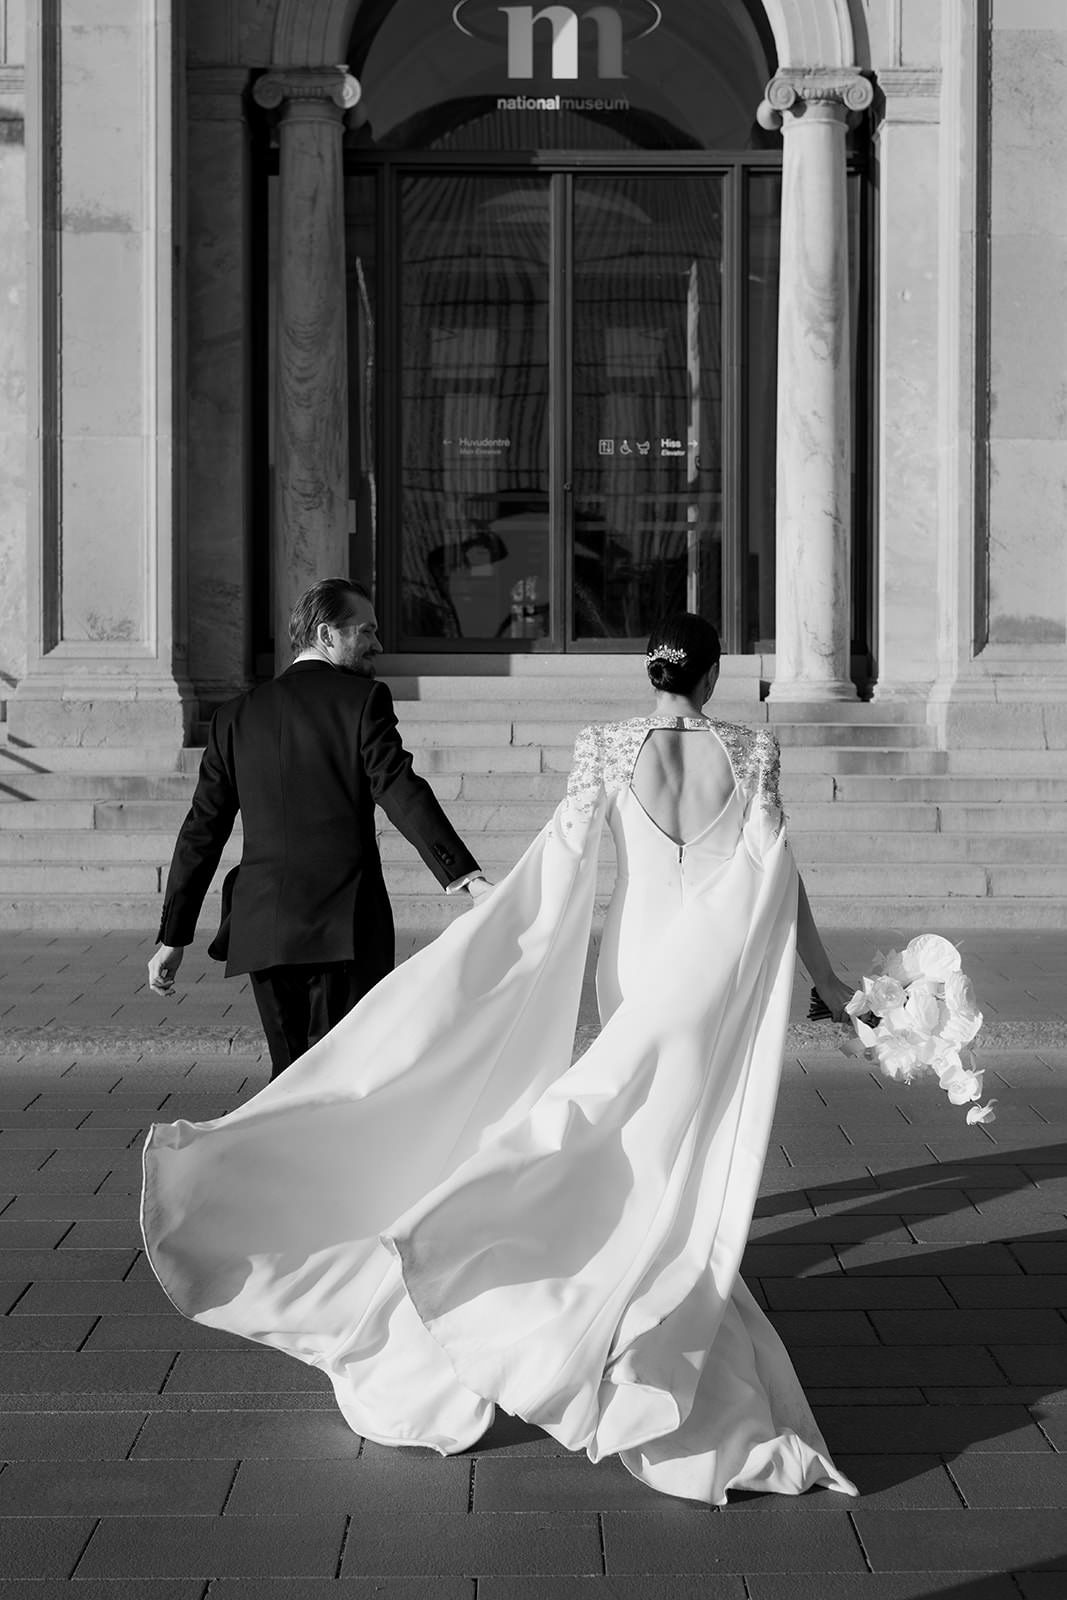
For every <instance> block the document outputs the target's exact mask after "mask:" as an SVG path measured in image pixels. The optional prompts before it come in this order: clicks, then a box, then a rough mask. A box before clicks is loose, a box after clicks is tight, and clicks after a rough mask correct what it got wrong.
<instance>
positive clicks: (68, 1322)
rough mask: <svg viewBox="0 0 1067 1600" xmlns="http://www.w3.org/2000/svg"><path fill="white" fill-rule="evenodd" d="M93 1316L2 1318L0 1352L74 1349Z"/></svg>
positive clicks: (88, 1327) (92, 1321)
mask: <svg viewBox="0 0 1067 1600" xmlns="http://www.w3.org/2000/svg"><path fill="white" fill-rule="evenodd" d="M95 1320H96V1319H95V1318H94V1317H91V1316H81V1317H4V1318H3V1319H2V1320H0V1351H2V1352H3V1353H4V1354H5V1355H6V1354H7V1353H8V1352H9V1351H14V1350H78V1349H80V1348H81V1345H82V1342H83V1340H84V1339H85V1338H86V1336H87V1335H88V1333H89V1332H90V1330H91V1328H92V1326H93V1323H94V1321H95Z"/></svg>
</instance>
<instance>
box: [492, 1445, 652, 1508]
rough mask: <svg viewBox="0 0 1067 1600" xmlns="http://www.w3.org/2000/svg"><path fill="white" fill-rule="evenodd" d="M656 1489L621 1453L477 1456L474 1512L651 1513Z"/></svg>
mask: <svg viewBox="0 0 1067 1600" xmlns="http://www.w3.org/2000/svg"><path fill="white" fill-rule="evenodd" d="M653 1492H654V1491H652V1490H650V1489H649V1488H648V1486H647V1484H643V1483H640V1482H639V1481H638V1480H637V1479H636V1478H635V1477H633V1476H632V1474H631V1473H629V1472H627V1470H626V1468H625V1467H624V1466H623V1464H622V1462H621V1461H619V1460H618V1458H617V1457H609V1458H608V1459H607V1460H606V1461H601V1462H598V1463H596V1464H595V1465H594V1463H593V1462H591V1461H590V1460H589V1458H588V1457H587V1456H585V1455H581V1456H578V1455H576V1456H571V1457H567V1458H565V1459H560V1458H559V1457H551V1456H526V1457H515V1458H512V1459H510V1460H506V1459H505V1460H499V1459H498V1460H479V1461H478V1462H477V1465H476V1468H475V1474H474V1510H475V1511H494V1512H495V1511H647V1510H648V1508H649V1495H650V1494H651V1493H653Z"/></svg>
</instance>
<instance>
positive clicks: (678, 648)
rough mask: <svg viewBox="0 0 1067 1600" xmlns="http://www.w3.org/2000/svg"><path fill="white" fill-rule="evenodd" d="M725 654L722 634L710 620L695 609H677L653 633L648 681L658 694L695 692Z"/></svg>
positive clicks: (648, 663)
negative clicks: (719, 633) (720, 639)
mask: <svg viewBox="0 0 1067 1600" xmlns="http://www.w3.org/2000/svg"><path fill="white" fill-rule="evenodd" d="M721 654H722V647H721V646H720V644H719V635H718V634H717V633H716V631H715V629H714V628H713V627H712V625H711V623H710V622H707V621H705V619H704V618H703V617H699V616H697V615H696V613H695V612H693V611H676V612H674V614H673V615H672V616H669V617H665V618H664V620H663V621H662V622H661V623H660V624H659V626H658V627H657V628H655V629H653V631H652V633H651V634H650V636H649V640H648V650H647V652H646V655H645V665H646V667H647V669H648V681H649V683H650V684H651V685H652V687H653V689H655V690H656V692H657V693H658V694H684V695H688V694H692V692H693V690H694V689H695V688H696V686H697V684H698V683H699V682H700V680H701V678H703V676H704V674H705V673H707V672H710V671H711V669H712V667H714V666H715V665H716V664H717V662H718V660H719V657H720V655H721Z"/></svg>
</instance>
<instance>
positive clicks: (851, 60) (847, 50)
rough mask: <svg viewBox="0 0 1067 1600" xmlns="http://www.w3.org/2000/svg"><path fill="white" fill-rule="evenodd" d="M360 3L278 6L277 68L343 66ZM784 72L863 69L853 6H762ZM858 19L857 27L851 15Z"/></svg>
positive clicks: (824, 1)
mask: <svg viewBox="0 0 1067 1600" xmlns="http://www.w3.org/2000/svg"><path fill="white" fill-rule="evenodd" d="M362 3H363V0H279V5H278V11H277V15H276V18H275V22H274V42H273V56H274V62H275V65H277V66H285V67H323V66H336V65H337V63H339V62H342V61H344V59H345V54H346V52H347V50H348V41H349V39H350V38H351V36H352V29H353V27H354V25H355V21H356V17H357V15H358V13H359V11H360V8H361V5H362ZM762 4H763V9H764V11H765V12H766V14H767V20H768V22H769V23H770V26H771V31H772V32H773V34H774V43H775V48H776V49H777V52H778V60H779V63H780V65H781V66H782V67H785V68H805V67H806V68H813V67H820V68H830V67H838V68H841V67H846V68H847V67H856V66H860V65H863V64H865V62H866V58H867V52H866V40H865V39H864V38H861V37H859V35H860V33H861V30H862V13H859V8H858V7H857V6H855V4H854V0H762ZM854 11H856V12H857V13H858V18H857V20H858V23H859V26H857V21H854V17H853V13H854Z"/></svg>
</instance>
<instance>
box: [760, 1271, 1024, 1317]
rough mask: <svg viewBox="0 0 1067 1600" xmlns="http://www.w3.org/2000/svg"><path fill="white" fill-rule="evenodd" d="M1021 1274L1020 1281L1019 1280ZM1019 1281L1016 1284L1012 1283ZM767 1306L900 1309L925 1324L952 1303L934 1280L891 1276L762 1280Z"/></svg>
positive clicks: (840, 1309)
mask: <svg viewBox="0 0 1067 1600" xmlns="http://www.w3.org/2000/svg"><path fill="white" fill-rule="evenodd" d="M1021 1276H1022V1275H1021V1274H1020V1275H1019V1277H1020V1278H1021ZM1013 1281H1018V1280H1013ZM760 1283H761V1285H762V1288H763V1292H764V1294H765V1295H766V1297H767V1304H768V1305H769V1306H770V1307H771V1308H772V1309H773V1310H774V1311H775V1312H776V1313H777V1312H779V1311H790V1310H805V1311H809V1310H810V1311H822V1310H825V1311H832V1312H842V1313H847V1312H848V1311H850V1310H854V1309H857V1308H859V1309H861V1310H873V1309H874V1308H875V1307H879V1306H886V1307H900V1308H907V1309H908V1310H909V1311H922V1313H923V1315H922V1317H916V1318H915V1319H914V1320H915V1322H916V1324H917V1325H918V1324H921V1323H923V1322H925V1320H926V1312H927V1310H928V1309H930V1308H933V1309H936V1308H937V1307H943V1308H944V1309H946V1310H951V1309H952V1300H951V1297H950V1296H949V1294H948V1291H947V1290H946V1289H945V1287H944V1285H943V1284H942V1283H941V1282H940V1281H939V1280H938V1279H937V1278H933V1277H931V1278H909V1277H905V1276H899V1277H898V1276H897V1275H896V1274H893V1275H892V1276H887V1277H867V1276H865V1277H856V1278H846V1277H845V1276H844V1275H843V1274H842V1275H841V1276H840V1277H832V1276H830V1275H829V1274H826V1275H825V1276H823V1277H815V1278H804V1279H793V1278H778V1277H772V1278H761V1279H760Z"/></svg>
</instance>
